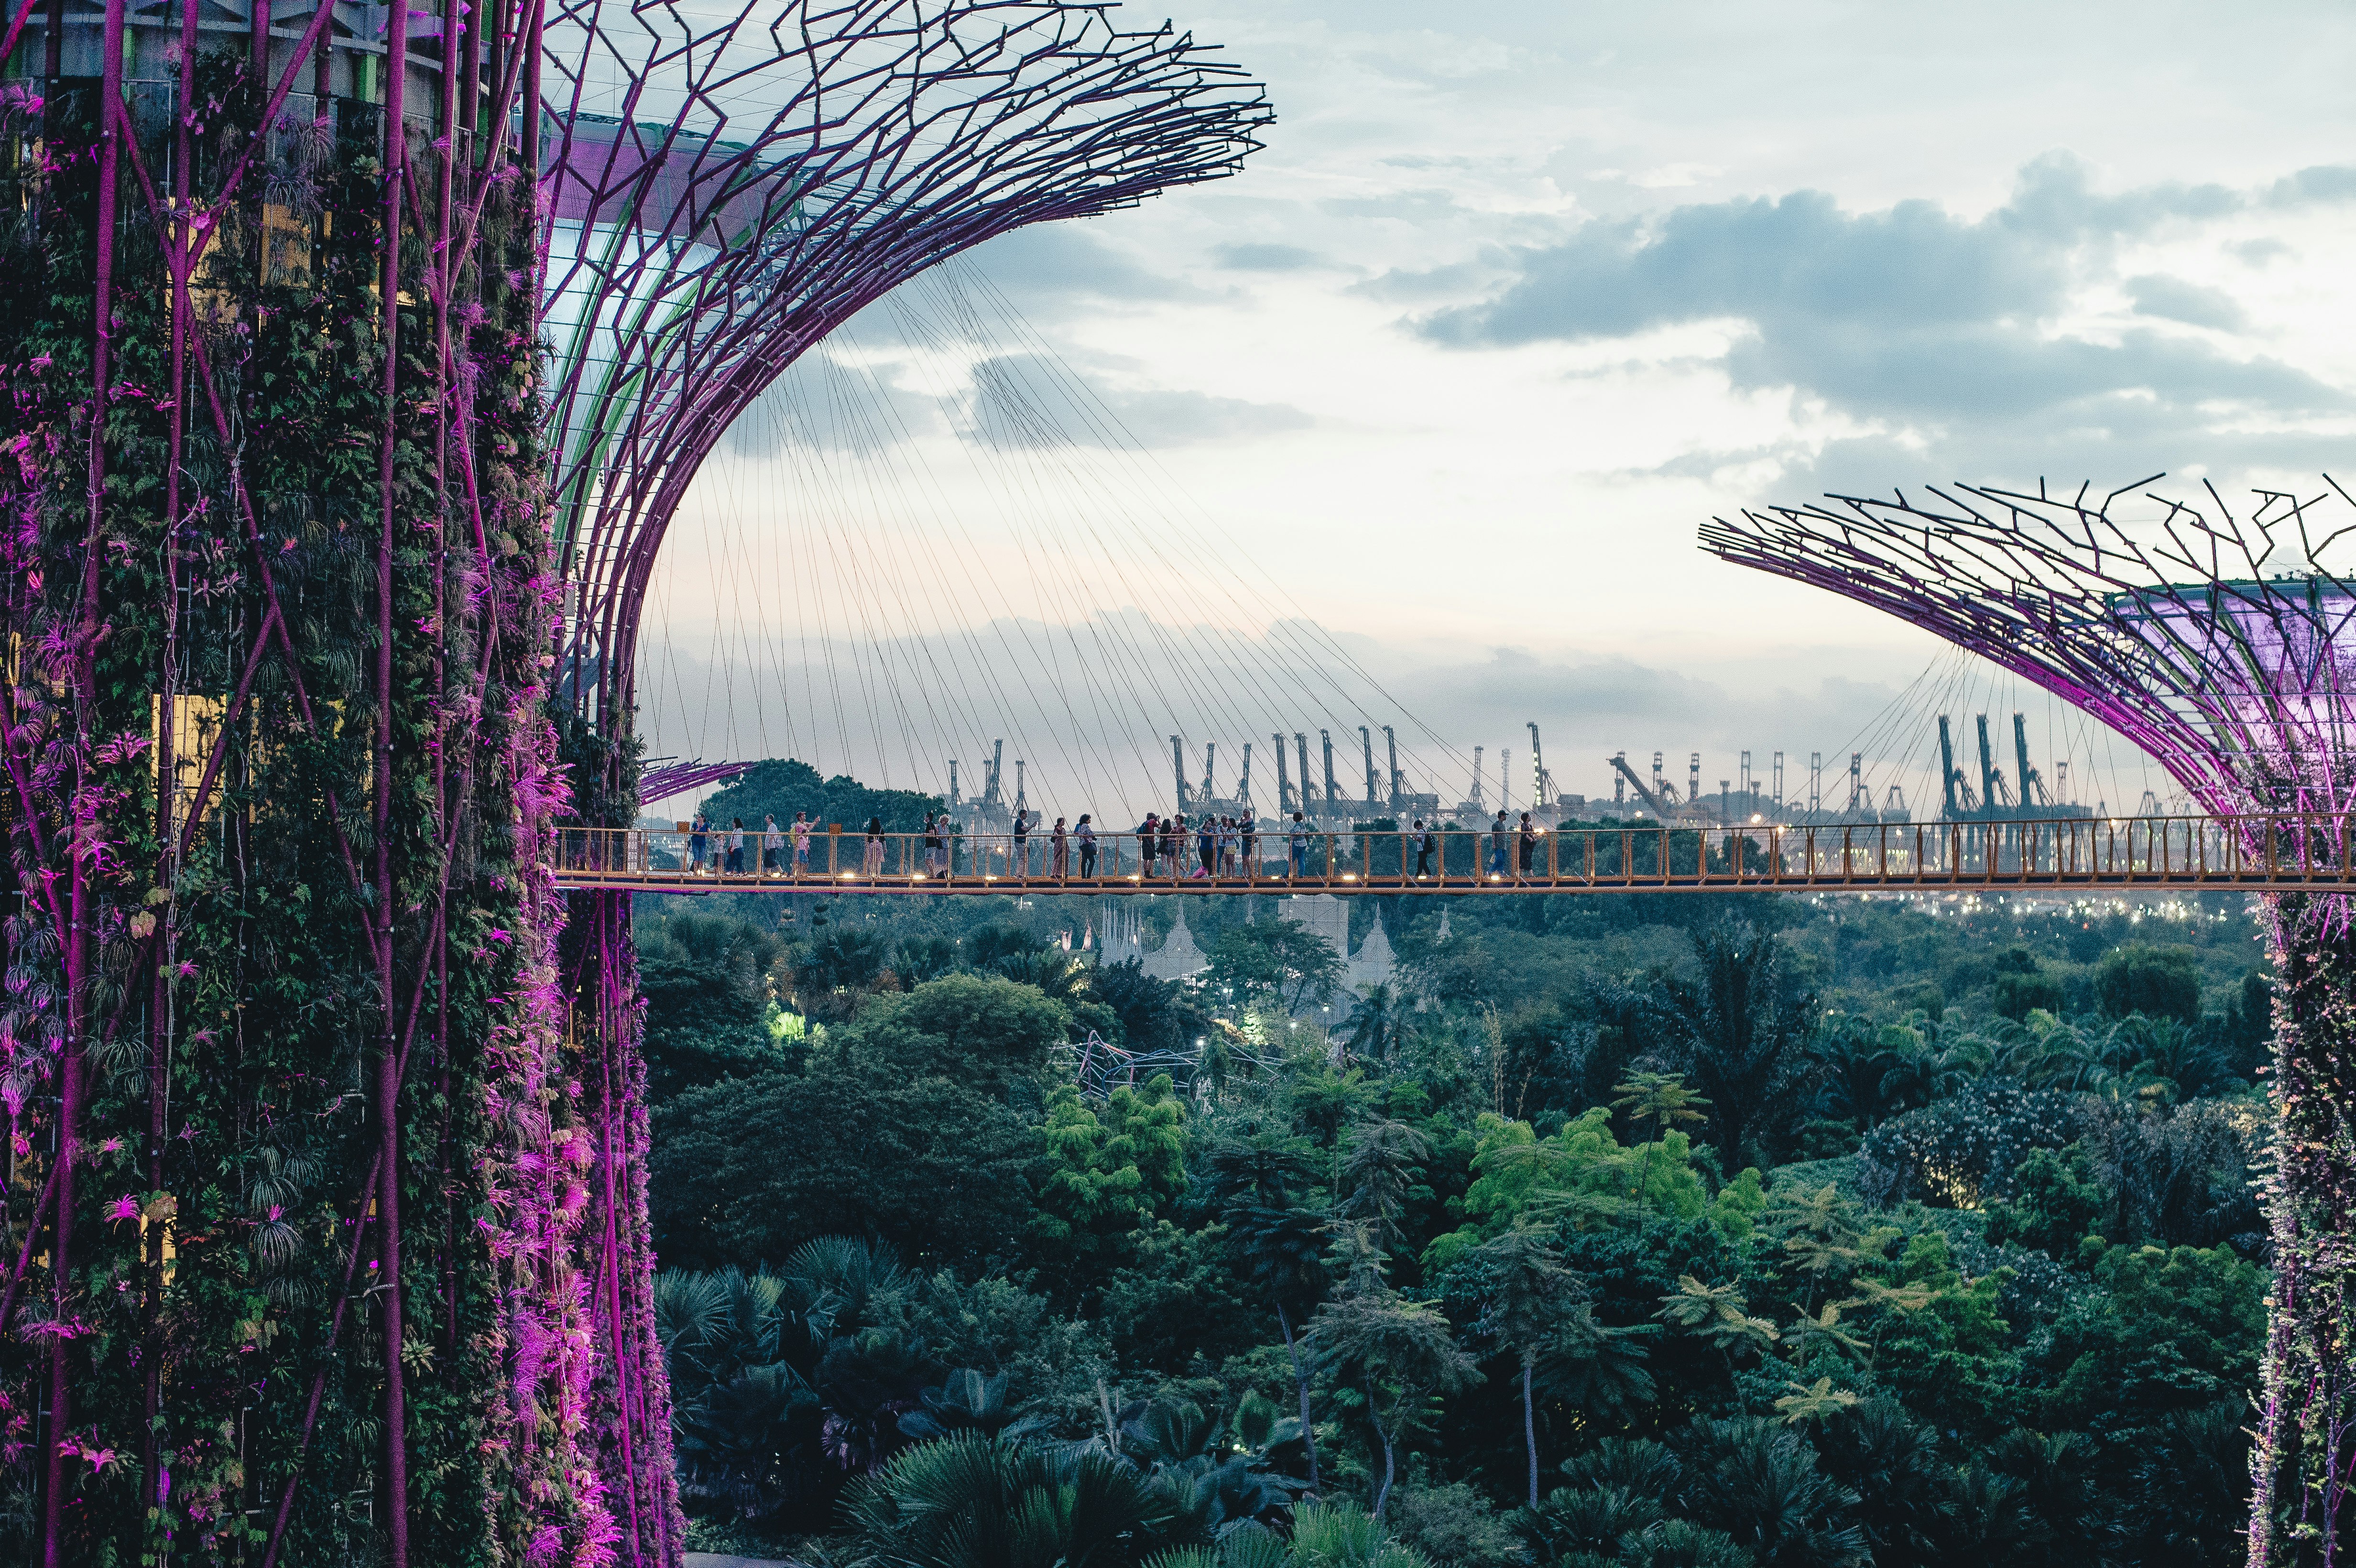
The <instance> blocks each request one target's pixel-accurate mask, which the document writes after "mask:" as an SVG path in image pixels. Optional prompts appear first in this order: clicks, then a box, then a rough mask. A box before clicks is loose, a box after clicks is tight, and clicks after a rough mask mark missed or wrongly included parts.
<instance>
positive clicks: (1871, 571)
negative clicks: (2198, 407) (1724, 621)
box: [1702, 480, 2356, 1564]
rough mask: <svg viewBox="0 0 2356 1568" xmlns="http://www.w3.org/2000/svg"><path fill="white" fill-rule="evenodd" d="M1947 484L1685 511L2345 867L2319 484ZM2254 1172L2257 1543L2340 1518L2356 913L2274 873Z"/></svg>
mask: <svg viewBox="0 0 2356 1568" xmlns="http://www.w3.org/2000/svg"><path fill="white" fill-rule="evenodd" d="M2151 483H2152V481H2149V480H2147V481H2143V482H2142V483H2140V484H2137V485H2129V486H2127V487H2126V489H2123V490H2119V491H2115V492H2112V493H2110V494H2107V495H2100V494H2094V493H2093V492H2091V490H2087V489H2082V490H2079V491H2077V492H2075V493H2074V494H2065V495H2059V496H2057V495H2053V494H2051V493H2049V492H2048V491H2046V490H2045V489H2044V488H2043V487H2041V486H2040V489H2039V490H2038V491H2037V493H2035V494H2033V495H2030V494H2015V493H2012V492H2008V491H2003V490H1995V489H1981V488H1975V487H1970V486H1955V487H1952V488H1950V489H1946V490H1929V491H1925V492H1923V493H1922V496H1920V497H1919V498H1917V499H1912V500H1910V499H1908V498H1907V497H1906V496H1904V495H1903V494H1899V495H1895V496H1891V497H1890V498H1887V499H1868V498H1861V497H1855V496H1833V497H1827V498H1826V501H1825V502H1823V503H1821V504H1818V505H1813V506H1806V507H1773V508H1771V509H1767V510H1763V511H1755V512H1751V511H1746V512H1745V513H1743V514H1742V516H1741V517H1740V520H1739V521H1729V520H1725V519H1719V520H1716V521H1713V522H1712V523H1710V524H1708V526H1706V527H1705V528H1703V529H1702V542H1703V546H1704V548H1705V549H1708V550H1710V551H1712V552H1713V553H1715V554H1717V555H1719V556H1721V557H1723V558H1724V559H1726V560H1731V561H1736V562H1738V563H1740V564H1742V565H1745V566H1752V567H1757V568H1759V569H1761V570H1762V571H1771V572H1773V573H1775V574H1776V575H1778V576H1782V577H1788V578H1792V579H1794V580H1795V581H1802V582H1807V583H1812V584H1815V586H1818V587H1822V588H1827V589H1830V590H1831V591H1833V592H1837V593H1840V594H1843V595H1846V596H1847V597H1849V598H1852V599H1856V600H1858V601H1861V602H1863V603H1868V604H1872V605H1875V606H1877V607H1879V608H1880V609H1884V610H1887V611H1889V612H1890V613H1892V614H1894V615H1897V616H1899V617H1900V618H1901V619H1902V620H1905V621H1908V622H1910V623H1912V624H1915V625H1918V626H1922V627H1923V628H1925V629H1926V630H1929V631H1932V632H1934V633H1936V634H1937V635H1940V636H1942V637H1944V638H1945V639H1947V640H1948V641H1950V642H1952V643H1954V644H1956V645H1958V646H1961V647H1964V648H1966V649H1968V650H1970V651H1971V652H1973V653H1976V654H1978V655H1980V656H1983V657H1985V658H1987V659H1989V660H1992V661H1993V662H1995V663H1997V664H1998V665H2001V666H2003V667H2005V668H2007V669H2009V670H2012V671H2013V672H2015V673H2016V674H2019V675H2020V676H2022V677H2025V678H2027V679H2029V680H2030V681H2033V682H2035V683H2036V684H2037V685H2039V686H2041V687H2043V688H2045V689H2047V690H2048V691H2051V692H2052V693H2053V694H2054V695H2056V696H2057V697H2060V698H2061V699H2063V700H2064V701H2067V702H2069V703H2071V704H2072V705H2074V706H2076V707H2078V708H2080V709H2084V710H2085V711H2086V712H2088V713H2090V714H2093V715H2094V717H2096V718H2098V719H2100V720H2103V721H2104V723H2106V724H2108V725H2110V726H2111V727H2112V728H2113V729H2115V730H2116V731H2118V732H2119V733H2120V734H2122V735H2124V736H2126V738H2127V739H2129V740H2131V741H2134V742H2135V743H2136V745H2138V746H2139V747H2141V748H2142V749H2143V750H2144V751H2145V752H2147V753H2148V754H2149V755H2150V756H2151V757H2152V758H2153V760H2155V761H2156V762H2158V763H2159V765H2160V766H2161V767H2162V768H2164V769H2166V770H2167V772H2168V773H2169V774H2170V775H2171V776H2172V777H2174V778H2175V779H2176V780H2177V781H2178V782H2179V784H2182V785H2183V786H2184V788H2185V789H2186V790H2187V791H2188V792H2189V793H2190V795H2192V797H2193V798H2194V799H2195V800H2197V801H2199V802H2200V803H2201V805H2202V806H2203V807H2204V808H2205V809H2207V810H2208V811H2210V812H2211V813H2212V814H2213V815H2215V816H2218V817H2220V818H2222V819H2224V821H2225V822H2226V824H2227V827H2228V828H2229V830H2231V831H2234V832H2237V833H2239V834H2240V835H2241V836H2243V837H2244V839H2245V841H2246V843H2247V847H2248V848H2249V849H2250V850H2251V852H2252V853H2253V854H2265V853H2274V854H2278V855H2290V854H2295V855H2298V856H2303V857H2306V858H2307V859H2308V860H2309V861H2310V862H2311V863H2313V864H2315V865H2317V866H2319V867H2340V868H2347V867H2348V866H2349V864H2350V855H2349V849H2350V832H2351V826H2356V824H2351V811H2356V752H2352V751H2351V741H2356V624H2351V617H2356V590H2351V585H2350V584H2349V583H2348V582H2347V581H2344V580H2343V579H2342V578H2340V576H2338V575H2336V574H2335V573H2333V572H2332V571H2329V570H2327V568H2326V567H2325V566H2324V565H2322V564H2321V562H2322V559H2323V557H2324V555H2325V554H2326V552H2327V551H2328V550H2329V549H2330V547H2332V546H2333V545H2334V544H2335V543H2336V542H2337V541H2338V540H2340V539H2341V538H2342V537H2343V536H2344V535H2345V534H2347V533H2349V532H2350V531H2351V529H2356V507H2351V501H2350V497H2349V496H2347V495H2346V493H2345V492H2343V491H2342V490H2340V486H2339V485H2337V484H2336V483H2332V482H2330V481H2328V480H2327V481H2326V482H2325V485H2324V486H2323V488H2322V489H2321V490H2320V491H2319V493H2318V494H2317V495H2316V496H2314V497H2312V498H2308V499H2302V498H2301V496H2299V495H2297V494H2294V493H2290V492H2277V491H2260V492H2258V494H2257V497H2256V502H2255V505H2254V507H2253V508H2252V509H2251V510H2250V511H2249V512H2248V513H2247V515H2245V516H2242V517H2236V516H2234V515H2233V513H2232V512H2231V511H2230V510H2229V509H2228V508H2227V507H2225V505H2224V503H2223V501H2222V499H2221V498H2220V497H2219V496H2217V495H2216V493H2215V492H2214V491H2213V490H2208V491H2205V492H2204V493H2203V494H2202V496H2201V497H2200V498H2199V500H2198V501H2196V502H2187V501H2181V500H2171V499H2167V498H2164V497H2161V496H2157V495H2155V494H2153V493H2152V492H2151V491H2149V490H2148V489H2147V486H2148V485H2150V484H2151ZM2269 898H2270V901H2271V906H2272V907H2271V913H2272V921H2271V927H2272V942H2273V957H2274V963H2275V967H2276V989H2275V1056H2274V1066H2273V1075H2272V1079H2271V1085H2272V1094H2273V1099H2274V1103H2275V1108H2276V1113H2277V1115H2278V1118H2279V1122H2278V1126H2277V1131H2276V1149H2275V1159H2274V1162H2273V1170H2272V1173H2271V1174H2270V1176H2269V1177H2268V1179H2267V1201H2268V1208H2269V1215H2270V1221H2271V1228H2272V1250H2273V1260H2272V1261H2273V1264H2274V1269H2275V1286H2274V1291H2273V1295H2272V1296H2271V1297H2270V1301H2269V1307H2270V1312H2271V1324H2270V1330H2269V1334H2268V1338H2267V1343H2266V1356H2265V1373H2264V1380H2265V1381H2264V1389H2263V1392H2262V1403H2261V1407H2260V1410H2259V1413H2258V1422H2257V1427H2256V1432H2257V1438H2258V1442H2257V1445H2256V1449H2255V1453H2254V1458H2253V1461H2252V1463H2253V1472H2252V1481H2253V1486H2252V1496H2251V1512H2250V1537H2249V1551H2250V1562H2251V1563H2253V1564H2265V1563H2273V1562H2276V1561H2287V1560H2288V1559H2289V1555H2290V1553H2291V1551H2292V1546H2291V1544H2290V1543H2291V1542H2292V1541H2296V1540H2298V1539H2307V1540H2310V1541H2321V1542H2324V1543H2327V1544H2326V1546H2325V1548H2324V1551H2323V1557H2324V1560H2325V1561H2329V1560H2330V1556H2331V1548H2332V1547H2333V1546H2335V1545H2336V1544H2337V1541H2338V1525H2339V1505H2340V1499H2341V1496H2342V1494H2343V1493H2344V1491H2345V1489H2346V1486H2347V1477H2348V1474H2349V1471H2350V1467H2351V1463H2356V1446H2351V1436H2356V1381H2351V1339H2350V1336H2351V1330H2356V1319H2351V1310H2352V1309H2356V1296H2351V1291H2356V1124H2351V1117H2356V922H2351V918H2350V914H2351V909H2350V901H2349V899H2348V897H2347V896H2345V895H2340V894H2310V893H2284V894H2278V895H2269Z"/></svg>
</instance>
